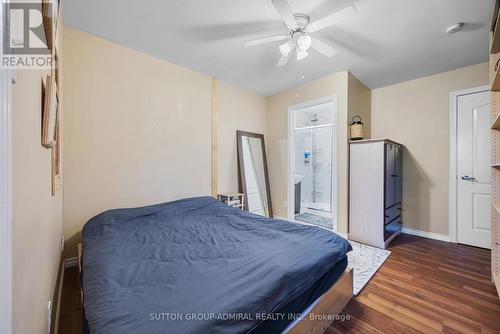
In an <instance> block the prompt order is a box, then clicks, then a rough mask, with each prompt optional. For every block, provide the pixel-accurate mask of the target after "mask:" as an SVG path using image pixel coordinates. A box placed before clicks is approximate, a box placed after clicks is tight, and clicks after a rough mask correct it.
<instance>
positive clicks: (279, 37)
mask: <svg viewBox="0 0 500 334" xmlns="http://www.w3.org/2000/svg"><path fill="white" fill-rule="evenodd" d="M289 37H290V36H288V35H277V36H270V37H264V38H257V39H252V40H250V41H246V42H245V43H243V45H244V46H255V45H261V44H266V43H272V42H278V41H282V40H285V39H287V38H289Z"/></svg>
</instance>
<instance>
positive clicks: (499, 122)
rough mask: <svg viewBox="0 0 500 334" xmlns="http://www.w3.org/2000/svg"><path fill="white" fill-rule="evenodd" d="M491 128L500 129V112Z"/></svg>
mask: <svg viewBox="0 0 500 334" xmlns="http://www.w3.org/2000/svg"><path fill="white" fill-rule="evenodd" d="M491 128H492V129H493V130H500V112H499V113H498V115H497V117H496V118H495V121H494V122H493V124H492V125H491Z"/></svg>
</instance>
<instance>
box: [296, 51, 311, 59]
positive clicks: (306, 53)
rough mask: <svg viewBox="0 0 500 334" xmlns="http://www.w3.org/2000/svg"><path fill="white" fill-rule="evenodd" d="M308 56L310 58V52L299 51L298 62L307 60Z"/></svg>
mask: <svg viewBox="0 0 500 334" xmlns="http://www.w3.org/2000/svg"><path fill="white" fill-rule="evenodd" d="M307 56H309V52H307V51H302V50H297V60H303V59H306V57H307Z"/></svg>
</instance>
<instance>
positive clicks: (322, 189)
mask: <svg viewBox="0 0 500 334" xmlns="http://www.w3.org/2000/svg"><path fill="white" fill-rule="evenodd" d="M336 106H337V104H336V98H335V97H330V98H324V99H320V100H315V101H310V102H306V103H302V104H300V105H295V106H291V107H290V108H289V122H288V124H289V150H288V152H289V155H288V170H289V179H288V218H289V219H290V220H293V221H295V222H297V223H304V224H310V225H316V226H320V227H323V228H327V229H329V230H333V231H336V230H337V224H336V219H335V218H336V205H335V204H336V197H337V196H336V145H335V143H336V141H335V138H336V126H335V123H336V122H335V114H336Z"/></svg>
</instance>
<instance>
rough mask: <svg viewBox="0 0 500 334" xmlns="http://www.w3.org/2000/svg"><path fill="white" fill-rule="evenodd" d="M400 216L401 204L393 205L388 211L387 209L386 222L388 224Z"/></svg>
mask: <svg viewBox="0 0 500 334" xmlns="http://www.w3.org/2000/svg"><path fill="white" fill-rule="evenodd" d="M399 216H401V203H399V204H396V205H393V206H391V207H390V208H388V209H385V218H384V221H385V223H386V224H387V223H388V222H390V221H391V220H393V219H394V218H396V217H399Z"/></svg>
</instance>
